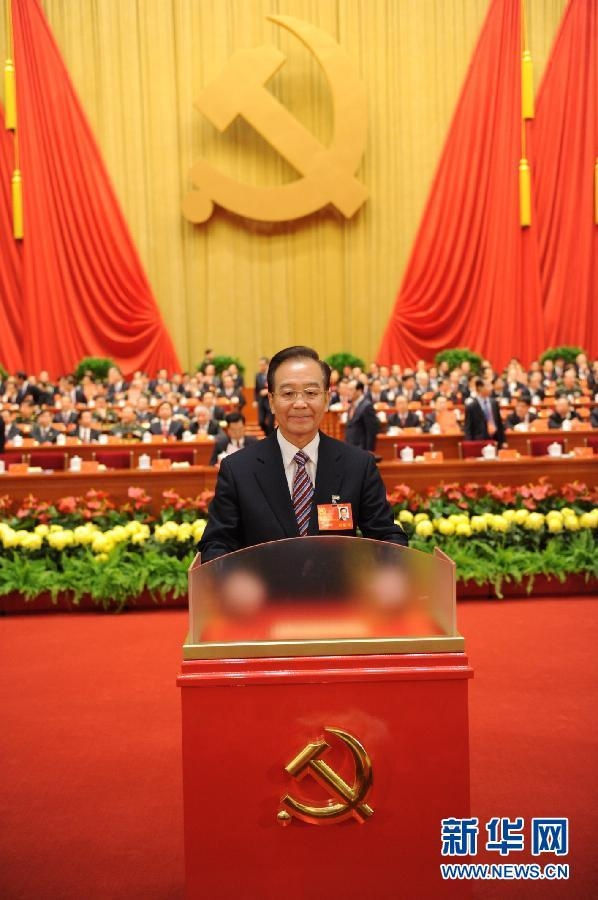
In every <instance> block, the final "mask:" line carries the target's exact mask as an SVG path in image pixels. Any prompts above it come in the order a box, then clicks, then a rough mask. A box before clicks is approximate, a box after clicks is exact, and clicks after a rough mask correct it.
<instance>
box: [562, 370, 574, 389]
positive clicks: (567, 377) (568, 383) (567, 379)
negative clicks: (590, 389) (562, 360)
mask: <svg viewBox="0 0 598 900" xmlns="http://www.w3.org/2000/svg"><path fill="white" fill-rule="evenodd" d="M563 384H564V385H565V387H575V373H574V372H565V374H564V375H563Z"/></svg>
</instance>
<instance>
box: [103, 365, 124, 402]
mask: <svg viewBox="0 0 598 900" xmlns="http://www.w3.org/2000/svg"><path fill="white" fill-rule="evenodd" d="M128 386H129V385H128V384H127V382H126V381H125V380H124V378H123V376H122V372H121V371H120V369H119V368H118V366H110V368H109V369H108V384H107V387H106V396H107V398H108V401H109V402H110V403H114V402H116V401H117V400H123V399H124V396H125V393H126V390H127V388H128Z"/></svg>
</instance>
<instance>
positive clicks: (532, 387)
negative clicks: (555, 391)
mask: <svg viewBox="0 0 598 900" xmlns="http://www.w3.org/2000/svg"><path fill="white" fill-rule="evenodd" d="M527 396H528V397H529V401H530V403H532V404H533V405H534V406H540V404H541V403H543V402H544V397H545V396H546V394H545V391H544V387H543V383H542V373H541V372H539V371H535V372H532V374H531V375H530V376H529V379H528V382H527Z"/></svg>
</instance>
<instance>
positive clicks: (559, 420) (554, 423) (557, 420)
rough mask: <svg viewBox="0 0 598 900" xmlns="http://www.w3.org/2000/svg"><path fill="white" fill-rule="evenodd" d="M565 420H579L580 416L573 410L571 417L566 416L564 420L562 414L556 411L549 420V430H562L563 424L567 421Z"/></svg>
mask: <svg viewBox="0 0 598 900" xmlns="http://www.w3.org/2000/svg"><path fill="white" fill-rule="evenodd" d="M565 419H570V420H571V419H579V416H578V415H577V413H576V412H574V410H571V412H570V413H569V415H568V416H565V418H563V417H562V416H561V414H560V413H558V412H557V411H556V409H555V411H554V412H553V413H552V414H551V415H550V416H549V418H548V427H549V428H562V427H563V422H564V421H565Z"/></svg>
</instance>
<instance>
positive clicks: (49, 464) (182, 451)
mask: <svg viewBox="0 0 598 900" xmlns="http://www.w3.org/2000/svg"><path fill="white" fill-rule="evenodd" d="M142 453H143V445H139V449H138V451H137V455H138V456H139V455H141V454H142ZM72 455H73V454H68V453H64V452H62V451H58V450H31V452H29V453H20V452H18V451H16V450H8V451H6V452H5V453H0V460H2V461H3V462H4V465H5V466H6V468H7V469H8V467H9V466H10V465H13V464H17V463H21V464H23V463H26V464H27V465H29V466H32V467H35V468H40V469H53V470H55V471H64V470H65V469H66V468H67V467H68V460H69V458H70V457H71V456H72ZM133 456H134V453H133V450H112V451H111V450H97V451H95V452H94V453H93V454H92V459H93V460H94V461H95V462H97V463H99V464H100V465H103V466H106V468H108V469H131V468H133ZM158 459H169V460H170V461H171V462H177V463H184V462H186V463H189V465H191V466H193V465H196V461H195V450H194V449H193V448H187V447H165V448H164V449H160V450H159V451H158Z"/></svg>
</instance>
